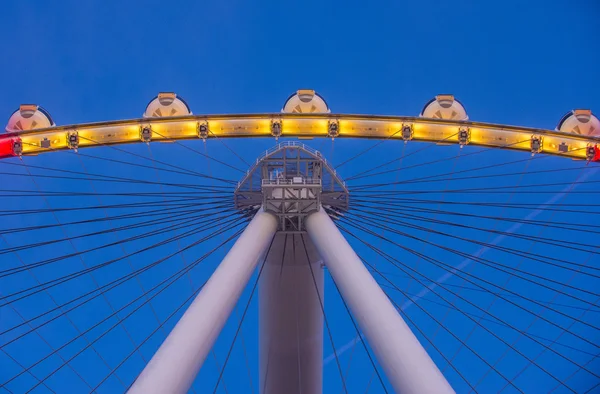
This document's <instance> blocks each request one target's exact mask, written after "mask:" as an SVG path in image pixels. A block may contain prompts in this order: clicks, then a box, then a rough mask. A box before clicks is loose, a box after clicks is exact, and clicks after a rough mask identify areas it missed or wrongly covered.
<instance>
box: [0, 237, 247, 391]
mask: <svg viewBox="0 0 600 394" xmlns="http://www.w3.org/2000/svg"><path fill="white" fill-rule="evenodd" d="M242 231H243V229H241V230H238V231H237V232H236V233H235V234H233V235H232V236H231V237H230V240H231V239H233V238H235V237H236V236H238V235H239V234H241V232H242ZM223 245H224V244H223V243H222V244H220V245H219V246H217V247H216V248H215V249H213V250H211V251H210V252H208V253H207V254H205V255H204V256H202V257H201V258H199V259H197V260H196V261H194V262H193V263H192V264H191V265H190V266H189V267H187V268H185V269H182V270H179V271H177V272H176V273H175V274H173V275H171V276H169V277H168V278H166V279H164V280H163V281H161V282H160V283H159V284H157V285H156V286H154V287H152V288H151V289H149V290H148V291H147V292H146V294H142V295H141V296H139V297H137V298H136V299H134V300H132V301H130V302H129V303H127V304H126V305H124V306H123V307H122V308H120V309H119V310H118V311H116V312H114V313H112V314H111V315H109V316H107V317H106V318H104V319H103V320H101V321H100V322H98V323H96V324H95V325H93V326H92V327H90V328H89V329H88V330H86V333H87V332H89V331H91V330H92V329H94V328H96V327H98V326H99V325H100V324H102V323H104V322H105V321H107V320H109V319H110V318H112V317H114V316H115V315H116V313H118V312H120V311H122V310H125V309H126V308H128V307H129V306H132V305H133V304H134V303H135V302H137V301H139V300H140V299H141V298H143V297H144V296H146V295H147V294H149V293H150V292H151V291H154V290H156V289H158V288H159V287H160V286H163V287H162V288H160V289H159V290H158V291H156V292H155V293H154V294H152V295H151V296H150V297H148V298H147V299H146V300H145V301H144V302H142V303H141V304H140V305H138V306H137V307H135V308H134V309H133V310H132V311H131V312H129V313H128V314H127V315H126V316H125V317H123V319H121V320H120V321H119V322H118V323H116V324H114V325H112V326H111V327H110V328H109V329H108V330H106V331H104V333H102V334H101V335H100V336H98V337H97V338H96V339H94V341H93V342H92V343H91V344H93V343H95V342H97V341H98V340H100V339H101V338H103V337H104V336H105V335H106V334H108V333H109V332H110V331H112V330H113V329H114V328H116V327H117V326H118V325H119V324H120V323H121V322H122V321H124V320H126V319H128V318H129V317H131V316H132V315H133V314H134V313H135V312H137V311H138V310H140V309H141V308H142V307H143V306H144V305H146V303H148V302H149V301H150V300H152V299H154V298H155V297H156V296H158V295H159V294H161V293H162V292H163V291H165V290H166V289H167V288H169V287H170V286H171V285H172V284H173V283H175V282H176V281H177V280H179V279H180V278H181V277H182V276H183V275H185V273H186V272H187V271H188V270H191V269H192V268H194V267H196V266H197V265H198V264H199V263H200V262H202V261H203V260H204V259H206V258H207V257H208V256H210V255H211V254H212V253H213V252H214V251H215V250H217V249H218V248H219V247H221V246H223ZM169 281H170V283H168V282H169ZM77 339H78V337H75V338H73V339H71V340H70V341H68V342H67V343H65V344H63V345H62V346H61V347H59V348H58V350H61V349H63V348H64V347H66V346H67V345H69V344H71V343H73V342H74V341H75V340H77ZM91 344H88V345H86V346H85V347H84V348H82V349H81V350H79V351H78V352H77V353H76V354H75V355H73V356H71V357H70V358H69V360H67V362H70V361H72V360H73V359H75V358H76V357H77V356H79V355H80V354H81V353H83V352H84V351H85V350H87V349H88V348H89V347H90V345H91ZM134 346H135V345H134ZM52 355H53V353H50V354H48V355H46V356H45V357H44V358H42V359H40V360H38V361H36V362H35V363H34V364H32V365H31V366H29V367H28V368H27V370H30V369H31V368H33V367H35V366H36V365H39V364H40V363H41V362H43V361H44V360H45V359H47V358H48V357H50V356H52ZM64 366H65V364H62V365H60V366H59V367H57V368H55V369H54V370H53V371H52V372H51V373H50V374H48V375H46V377H45V378H43V379H42V380H41V381H40V382H39V383H37V384H36V385H34V386H33V387H31V388H30V389H29V390H28V391H27V393H29V392H31V391H32V390H34V389H35V388H36V387H37V386H39V384H40V383H41V382H44V381H45V380H47V379H48V378H49V377H50V376H52V375H53V374H55V373H56V372H58V371H59V370H60V369H62V368H63V367H64ZM23 373H24V372H21V373H20V374H18V375H15V376H13V377H12V378H11V379H10V380H8V381H6V382H4V383H3V384H2V385H0V387H3V386H5V385H6V384H7V383H9V382H10V381H12V380H14V379H16V378H17V377H18V376H20V375H21V374H23ZM115 376H116V375H115Z"/></svg>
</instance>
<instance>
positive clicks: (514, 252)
mask: <svg viewBox="0 0 600 394" xmlns="http://www.w3.org/2000/svg"><path fill="white" fill-rule="evenodd" d="M353 216H357V217H358V220H365V221H367V222H369V223H371V224H372V225H374V226H375V227H378V228H381V227H380V226H381V225H380V224H379V223H378V224H375V223H374V222H370V221H369V220H370V219H369V218H368V217H365V216H362V215H357V214H353ZM378 216H379V215H378ZM348 218H349V216H348ZM376 219H377V220H379V221H381V222H386V223H393V224H397V223H394V222H393V221H389V220H386V219H380V218H379V217H377V218H376ZM400 225H401V226H403V227H408V228H414V229H417V230H421V231H426V232H431V233H434V234H438V235H442V236H445V237H449V238H455V239H459V240H461V241H465V242H469V243H473V244H476V245H480V246H485V247H487V248H490V249H495V250H499V251H502V252H505V253H508V254H511V255H514V256H519V257H525V258H527V259H529V260H532V261H537V262H541V263H543V264H547V265H550V266H555V267H558V268H562V269H565V270H569V271H570V270H571V268H568V267H564V266H562V265H560V264H556V263H552V262H550V261H547V260H556V261H560V262H564V263H566V264H569V265H573V266H576V267H580V268H587V269H592V270H599V269H598V268H596V267H593V266H589V265H587V264H580V263H574V262H570V261H566V260H562V259H558V258H553V257H549V256H544V255H539V254H535V253H529V254H527V253H523V252H521V251H518V250H516V249H511V248H507V247H504V246H498V245H492V244H490V243H486V242H481V241H477V240H474V239H472V238H464V237H459V236H456V235H453V234H450V233H446V232H442V231H437V230H432V229H429V228H426V227H422V226H417V225H413V224H407V223H405V224H400ZM385 228H386V229H387V228H388V227H387V226H385ZM391 231H392V232H394V233H396V234H399V235H402V236H406V237H409V238H412V239H415V240H418V241H420V242H424V243H426V244H429V245H432V246H436V247H439V248H440V249H443V250H446V251H450V252H452V253H455V254H459V255H461V256H466V255H468V254H465V253H464V252H459V251H457V250H456V249H452V248H449V247H444V246H441V245H439V244H436V243H433V242H428V241H427V240H424V241H422V240H421V238H417V237H414V236H410V235H408V234H407V233H404V232H401V231H399V230H396V229H394V230H391ZM586 252H588V253H594V252H591V251H586ZM534 256H541V257H543V258H545V259H547V260H542V259H540V258H536V257H534ZM481 260H482V261H485V262H487V263H490V264H494V265H498V266H501V267H505V268H508V269H510V270H513V271H517V272H521V273H525V274H526V275H530V276H534V277H538V278H541V279H543V280H546V281H549V282H552V283H558V284H560V285H564V284H563V283H561V282H556V281H554V280H552V279H549V278H546V277H544V276H540V275H536V274H532V273H530V272H528V271H524V270H521V269H519V268H514V267H510V266H506V265H504V264H501V263H498V262H494V261H491V260H486V259H483V258H482V259H481ZM581 273H583V274H585V275H587V276H590V277H594V278H600V276H599V275H596V274H593V273H590V272H583V271H581ZM568 287H570V288H572V289H575V290H579V291H582V292H585V293H589V294H591V295H594V296H596V295H598V294H596V293H590V292H588V291H585V290H582V289H580V288H575V287H572V286H568ZM580 301H581V300H580ZM582 302H585V303H588V304H589V302H587V301H582Z"/></svg>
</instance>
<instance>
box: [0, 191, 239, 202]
mask: <svg viewBox="0 0 600 394" xmlns="http://www.w3.org/2000/svg"><path fill="white" fill-rule="evenodd" d="M0 193H5V194H0V198H10V197H82V196H91V197H102V196H104V197H161V198H162V199H163V201H164V199H165V198H181V197H189V196H201V195H203V194H209V195H211V196H213V198H225V197H230V195H231V194H230V193H227V194H222V195H216V196H215V192H214V191H206V190H202V191H196V192H143V193H141V192H138V193H126V192H121V193H97V192H95V193H90V192H63V191H52V190H44V191H35V190H7V189H4V190H0ZM16 193H21V194H16Z"/></svg>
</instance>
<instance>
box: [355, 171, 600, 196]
mask: <svg viewBox="0 0 600 394" xmlns="http://www.w3.org/2000/svg"><path fill="white" fill-rule="evenodd" d="M594 169H595V168H594ZM597 183H600V180H596V181H588V180H584V181H575V182H553V183H535V184H529V185H518V186H515V185H511V186H489V187H474V188H469V189H451V190H447V191H446V192H450V193H473V194H477V193H478V194H484V193H488V194H492V193H494V192H492V191H495V190H505V189H512V188H520V189H525V188H530V187H549V186H565V185H572V184H582V185H589V184H597ZM394 184H396V183H395V182H389V183H380V184H373V185H366V186H360V187H357V188H352V189H350V192H351V193H357V192H358V193H361V192H365V191H367V190H372V189H375V188H377V187H380V186H391V185H394ZM375 191H376V192H379V193H381V192H387V193H388V194H396V193H397V194H428V193H439V192H440V190H402V191H397V192H394V191H389V190H375ZM574 192H575V191H574ZM496 193H501V192H496ZM514 193H518V192H516V191H515V192H514ZM521 193H559V192H557V191H552V190H548V191H537V190H534V191H524V192H521ZM577 193H581V194H585V193H597V192H595V191H587V190H586V191H581V190H580V191H577Z"/></svg>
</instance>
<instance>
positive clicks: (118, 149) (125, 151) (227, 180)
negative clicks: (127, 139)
mask: <svg viewBox="0 0 600 394" xmlns="http://www.w3.org/2000/svg"><path fill="white" fill-rule="evenodd" d="M80 138H83V139H86V140H88V141H92V142H95V143H97V144H102V143H101V142H98V141H94V140H92V139H90V138H86V137H80ZM102 145H104V146H106V147H107V148H110V149H113V150H116V151H117V152H121V153H124V154H126V155H129V156H133V157H137V158H140V159H143V160H146V161H152V163H153V164H154V165H156V164H161V165H164V166H167V167H170V168H175V169H176V170H179V171H183V172H186V173H187V174H188V175H195V176H197V177H200V178H206V179H208V178H209V177H208V175H206V174H202V173H200V172H197V171H193V170H188V169H186V168H183V167H179V166H176V165H174V164H170V163H166V162H163V161H160V160H155V159H150V158H148V157H145V156H142V155H138V154H137V153H133V152H129V151H127V150H124V149H120V148H117V147H116V146H114V145H107V144H102ZM77 154H80V153H77ZM84 156H87V157H91V158H96V159H98V157H97V156H91V155H84ZM102 160H109V161H116V162H119V163H121V164H127V165H133V166H136V167H149V166H144V165H143V164H139V163H131V162H127V161H122V160H115V159H106V158H102ZM149 168H152V167H149ZM156 168H157V169H158V170H159V171H168V172H173V170H169V169H165V168H159V167H156ZM214 179H215V180H218V181H221V182H224V183H230V184H232V185H234V184H237V182H236V181H232V180H230V179H222V178H214Z"/></svg>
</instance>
